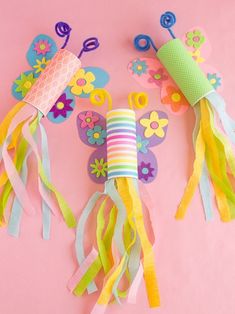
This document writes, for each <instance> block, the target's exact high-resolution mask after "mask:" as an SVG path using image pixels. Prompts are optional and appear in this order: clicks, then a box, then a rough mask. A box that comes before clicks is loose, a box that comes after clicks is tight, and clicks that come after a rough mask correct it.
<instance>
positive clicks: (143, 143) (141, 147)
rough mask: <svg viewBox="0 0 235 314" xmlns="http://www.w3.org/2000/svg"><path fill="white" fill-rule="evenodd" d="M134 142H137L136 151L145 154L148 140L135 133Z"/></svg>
mask: <svg viewBox="0 0 235 314" xmlns="http://www.w3.org/2000/svg"><path fill="white" fill-rule="evenodd" d="M136 143H137V151H138V152H141V153H143V154H147V152H148V145H149V141H148V140H146V139H143V138H142V137H141V136H140V135H137V137H136Z"/></svg>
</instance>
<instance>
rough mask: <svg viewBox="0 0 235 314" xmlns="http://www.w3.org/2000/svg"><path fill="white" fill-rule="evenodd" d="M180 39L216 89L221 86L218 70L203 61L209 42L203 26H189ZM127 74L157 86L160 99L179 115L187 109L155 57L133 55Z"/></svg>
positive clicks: (141, 82)
mask: <svg viewBox="0 0 235 314" xmlns="http://www.w3.org/2000/svg"><path fill="white" fill-rule="evenodd" d="M183 42H184V44H185V46H186V48H187V50H188V51H189V54H191V55H192V57H193V58H194V60H195V61H196V62H197V63H198V64H199V65H200V67H201V68H202V70H203V72H204V73H205V74H206V76H207V78H208V80H209V81H210V83H211V85H212V86H213V87H214V88H215V89H216V90H219V89H221V87H222V78H221V75H220V73H219V72H218V71H217V70H216V69H215V68H214V67H212V66H210V65H208V64H207V63H206V62H205V61H206V59H207V58H208V57H209V55H210V52H211V45H210V43H209V41H208V39H207V37H206V34H205V32H204V30H202V28H200V27H194V28H191V29H190V30H189V31H188V32H186V33H185V34H184V36H183ZM128 71H129V73H130V74H131V76H132V77H133V78H134V79H135V80H136V81H137V82H138V83H139V84H140V85H141V86H143V87H145V88H159V89H160V97H161V102H162V103H163V104H164V105H165V106H166V107H167V109H168V110H169V111H170V112H171V113H173V114H175V115H180V114H183V113H184V112H186V111H187V109H188V108H189V103H188V101H187V100H186V98H185V97H184V95H183V94H182V92H181V91H180V90H179V88H178V87H177V85H176V84H175V82H174V81H173V80H172V78H171V77H170V75H169V74H168V72H167V71H166V69H165V68H164V67H163V65H162V64H161V63H160V61H159V60H158V59H157V58H137V59H134V60H133V61H131V62H130V63H129V64H128Z"/></svg>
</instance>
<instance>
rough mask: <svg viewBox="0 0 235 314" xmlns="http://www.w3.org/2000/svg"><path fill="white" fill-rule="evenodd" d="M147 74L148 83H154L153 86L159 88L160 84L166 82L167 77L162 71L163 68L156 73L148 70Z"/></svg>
mask: <svg viewBox="0 0 235 314" xmlns="http://www.w3.org/2000/svg"><path fill="white" fill-rule="evenodd" d="M149 74H150V78H149V82H150V83H154V84H156V85H157V86H159V87H161V86H162V82H163V81H166V80H167V78H168V76H167V75H166V73H165V71H164V70H163V68H159V69H158V70H156V71H154V70H150V71H149Z"/></svg>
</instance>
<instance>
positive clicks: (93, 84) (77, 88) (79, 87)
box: [12, 34, 109, 123]
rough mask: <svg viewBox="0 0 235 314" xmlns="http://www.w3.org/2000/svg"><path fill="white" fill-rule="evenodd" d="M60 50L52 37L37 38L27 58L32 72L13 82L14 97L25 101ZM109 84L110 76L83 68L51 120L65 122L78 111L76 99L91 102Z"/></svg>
mask: <svg viewBox="0 0 235 314" xmlns="http://www.w3.org/2000/svg"><path fill="white" fill-rule="evenodd" d="M57 50H58V48H57V45H56V43H55V41H54V40H53V39H52V38H51V37H49V36H47V35H42V34H41V35H38V36H36V37H35V38H34V40H33V42H32V44H31V45H30V47H29V50H28V52H27V54H26V58H27V61H28V63H29V65H30V66H31V68H32V69H31V70H28V71H25V72H23V73H21V74H20V75H19V76H18V77H17V78H16V80H15V81H14V82H13V86H12V94H13V96H14V97H15V98H16V99H18V100H22V99H23V98H24V96H25V95H26V94H27V92H28V91H29V90H30V88H31V86H32V84H33V83H34V82H35V80H36V79H37V78H38V77H39V75H40V74H41V73H42V71H43V70H44V68H45V67H46V65H47V64H48V63H49V62H50V60H51V59H52V57H53V56H54V54H55V53H56V51H57ZM108 81H109V75H108V73H107V72H106V71H104V70H103V69H101V68H98V67H84V68H81V69H80V70H78V72H77V73H76V74H75V76H74V77H73V79H72V80H71V82H70V83H69V85H68V87H67V88H66V89H65V90H64V92H63V94H62V95H61V96H60V97H59V98H58V100H57V101H56V103H55V104H54V106H53V107H52V108H51V110H50V112H49V113H48V115H47V118H48V119H49V120H50V121H51V122H54V123H61V122H64V121H65V120H67V119H68V118H69V117H70V116H71V114H72V112H73V110H74V107H75V98H76V97H80V98H87V97H89V95H90V92H91V91H92V90H93V89H95V88H98V87H104V86H105V85H106V84H107V83H108Z"/></svg>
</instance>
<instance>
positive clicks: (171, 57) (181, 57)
mask: <svg viewBox="0 0 235 314" xmlns="http://www.w3.org/2000/svg"><path fill="white" fill-rule="evenodd" d="M157 57H158V58H159V60H160V61H161V63H162V64H163V65H164V67H165V68H166V69H167V71H168V72H169V74H170V75H171V77H172V78H173V80H174V81H175V83H176V84H177V86H178V87H179V88H180V90H181V91H182V93H183V94H184V96H185V97H186V98H187V100H188V102H189V103H190V104H191V106H194V105H195V104H196V103H197V102H198V101H199V100H200V99H202V98H203V97H205V96H206V95H207V94H209V93H210V92H211V91H213V90H214V89H213V87H212V85H211V84H210V82H209V81H208V79H207V77H206V76H205V74H204V73H203V72H202V70H201V69H200V67H199V66H198V64H197V63H196V62H195V61H194V60H193V58H192V57H191V56H190V54H189V52H188V51H187V49H186V48H185V47H184V45H183V43H182V42H181V41H180V40H179V39H173V40H170V41H169V42H168V43H166V44H165V45H163V46H162V47H161V48H160V49H159V50H158V52H157Z"/></svg>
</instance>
